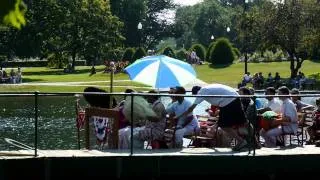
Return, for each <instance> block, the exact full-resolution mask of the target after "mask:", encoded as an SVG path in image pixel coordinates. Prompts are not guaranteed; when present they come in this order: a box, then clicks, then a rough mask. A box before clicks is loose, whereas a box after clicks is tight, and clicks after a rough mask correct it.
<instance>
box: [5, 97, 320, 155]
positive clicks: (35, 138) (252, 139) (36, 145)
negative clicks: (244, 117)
mask: <svg viewBox="0 0 320 180" xmlns="http://www.w3.org/2000/svg"><path fill="white" fill-rule="evenodd" d="M312 93H314V94H304V93H303V92H302V93H301V94H299V95H239V96H228V95H185V94H151V93H129V94H128V93H127V94H126V93H100V92H99V93H98V92H97V93H96V92H86V93H84V92H72V93H45V92H38V91H35V92H21V93H11V92H2V93H0V97H26V96H28V97H30V96H33V97H34V148H33V149H34V157H37V156H38V116H39V107H38V103H39V102H38V98H39V97H40V96H79V95H84V94H91V95H110V98H111V97H112V96H128V97H131V137H130V138H131V142H130V155H133V154H134V152H133V149H134V148H133V127H134V123H133V116H134V106H133V104H134V97H135V96H143V97H148V96H160V97H170V96H171V97H172V96H176V97H177V96H183V97H204V98H252V99H253V102H254V106H256V101H255V100H256V99H257V98H266V97H294V96H298V97H320V92H319V91H312ZM255 114H256V112H255ZM249 123H250V124H252V125H253V122H251V121H249ZM249 127H250V126H248V131H249V134H251V132H250V131H251V129H250V128H249ZM255 129H256V128H255V127H254V128H253V131H254V132H253V133H252V134H253V136H252V137H251V141H250V142H251V143H252V142H253V143H255V141H254V138H255V137H254V136H255V134H256V132H255ZM251 145H252V144H251ZM255 147H256V146H255V144H253V145H252V146H249V149H248V150H249V151H248V155H249V154H251V151H253V155H255V151H256V148H255Z"/></svg>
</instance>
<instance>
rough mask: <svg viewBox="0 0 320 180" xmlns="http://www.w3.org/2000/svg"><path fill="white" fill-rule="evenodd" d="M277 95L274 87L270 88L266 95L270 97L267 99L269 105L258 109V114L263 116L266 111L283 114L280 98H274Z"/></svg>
mask: <svg viewBox="0 0 320 180" xmlns="http://www.w3.org/2000/svg"><path fill="white" fill-rule="evenodd" d="M275 94H276V89H275V88H274V87H268V88H267V89H266V91H265V95H268V97H266V99H267V100H268V101H267V103H265V104H264V105H263V108H261V109H258V113H259V114H262V113H264V112H265V111H270V110H271V111H274V112H276V113H281V102H280V100H279V99H278V98H275V97H273V96H274V95H275Z"/></svg>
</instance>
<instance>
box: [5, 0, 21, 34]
mask: <svg viewBox="0 0 320 180" xmlns="http://www.w3.org/2000/svg"><path fill="white" fill-rule="evenodd" d="M25 11H26V6H25V4H24V3H23V1H22V0H15V1H13V0H1V1H0V20H2V23H3V24H5V25H11V26H13V27H15V28H18V29H20V28H21V26H22V25H25V24H26V20H25V17H24V14H25Z"/></svg>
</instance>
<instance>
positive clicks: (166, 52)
mask: <svg viewBox="0 0 320 180" xmlns="http://www.w3.org/2000/svg"><path fill="white" fill-rule="evenodd" d="M162 54H163V55H166V56H169V57H172V58H176V54H175V53H174V50H173V49H172V48H171V47H169V46H167V47H166V48H164V50H163V52H162Z"/></svg>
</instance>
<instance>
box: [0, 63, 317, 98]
mask: <svg viewBox="0 0 320 180" xmlns="http://www.w3.org/2000/svg"><path fill="white" fill-rule="evenodd" d="M90 68H91V67H88V66H79V67H76V72H75V73H72V74H66V73H64V72H63V70H61V69H50V68H44V67H40V68H39V67H34V68H23V69H22V71H23V82H29V83H44V82H84V83H83V84H81V86H72V85H71V84H67V85H66V86H61V85H60V86H42V85H41V86H40V85H22V84H19V85H4V84H2V85H0V92H19V91H20V92H21V91H23V92H26V91H40V92H82V91H83V89H84V88H85V87H86V86H99V87H101V88H103V89H106V90H108V91H109V89H110V88H109V85H110V82H93V81H110V74H109V73H103V69H104V66H97V67H96V68H97V73H96V74H94V75H90ZM8 69H10V68H8ZM195 69H196V72H197V75H198V78H199V79H201V80H203V81H205V82H207V83H222V84H227V85H230V86H232V87H237V84H238V83H239V82H240V80H241V78H242V76H243V73H244V63H234V64H232V65H230V66H227V67H210V65H208V64H205V65H199V66H196V67H195ZM248 71H249V72H251V74H254V73H255V72H262V73H263V75H264V76H265V77H266V76H267V74H268V73H269V72H271V73H272V75H274V74H275V72H279V73H280V76H281V77H289V76H290V69H289V62H272V63H248ZM301 71H302V72H304V73H305V75H306V76H307V77H308V76H309V75H311V74H317V73H319V72H320V63H316V62H312V61H305V62H304V63H303V66H302V68H301ZM114 80H129V77H128V75H126V74H124V73H117V74H115V75H114ZM83 85H84V86H83ZM113 85H114V86H115V87H114V88H113V90H114V91H116V92H122V91H124V89H126V88H128V87H129V88H130V87H131V86H134V87H133V88H134V89H137V90H147V89H146V88H143V87H145V86H144V85H143V84H140V83H135V82H132V81H120V82H114V84H113ZM116 86H121V87H116ZM137 87H141V88H137Z"/></svg>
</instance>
